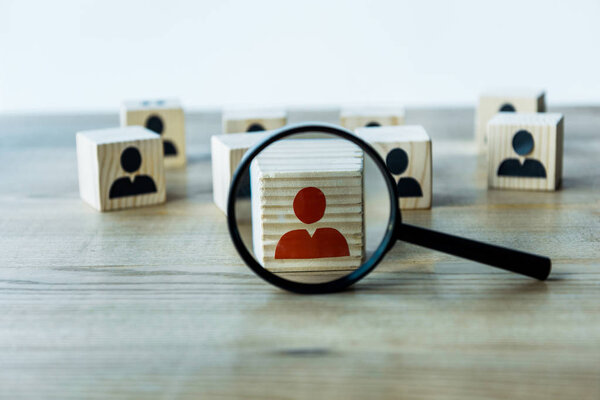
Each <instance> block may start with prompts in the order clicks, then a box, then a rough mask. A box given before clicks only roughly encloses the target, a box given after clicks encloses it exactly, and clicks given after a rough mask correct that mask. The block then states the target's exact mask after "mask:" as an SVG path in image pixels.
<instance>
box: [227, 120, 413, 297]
mask: <svg viewBox="0 0 600 400" xmlns="http://www.w3.org/2000/svg"><path fill="white" fill-rule="evenodd" d="M308 132H311V133H314V132H317V133H326V134H331V135H334V136H338V137H341V138H343V139H346V140H349V141H351V142H353V143H354V144H356V145H357V146H359V147H360V148H361V149H362V150H363V151H364V152H365V153H367V155H369V156H370V157H371V159H372V160H373V161H374V162H375V164H376V165H377V167H378V168H379V170H380V172H381V173H382V175H383V177H384V180H385V182H386V185H387V188H388V194H389V196H390V208H391V210H390V217H389V220H388V225H387V228H386V233H385V235H384V238H383V240H382V241H381V243H380V244H379V246H378V247H377V249H376V250H375V252H374V253H373V256H372V257H371V258H369V259H368V260H367V261H366V262H364V263H363V264H361V266H360V267H358V268H357V269H356V270H354V271H353V272H351V273H349V274H348V275H344V276H343V277H341V278H337V279H335V280H333V281H329V282H322V283H303V282H295V281H291V280H288V279H284V278H282V277H280V276H279V275H277V274H275V273H273V272H270V271H268V270H267V269H265V268H264V267H263V266H262V265H260V264H259V263H258V261H257V260H256V259H255V258H254V256H253V255H252V254H251V253H250V251H249V250H248V249H247V248H246V246H245V244H244V242H243V240H242V237H241V235H240V232H239V230H238V228H237V222H236V218H235V202H236V195H235V193H237V191H238V187H239V186H240V184H241V182H242V176H243V173H244V171H246V170H248V171H250V163H251V162H252V160H253V159H254V158H255V157H256V156H257V155H258V154H259V153H260V152H261V151H262V150H264V149H265V148H266V147H267V146H269V145H271V144H272V143H274V142H276V141H278V140H281V139H283V138H285V137H288V136H292V135H297V134H301V133H308ZM397 190H398V189H397V187H396V183H395V181H394V178H393V177H392V175H391V174H390V173H389V171H388V169H387V167H386V165H385V162H384V161H383V159H382V158H381V157H380V156H379V154H378V153H377V151H375V149H373V147H371V145H369V144H368V143H367V142H365V141H364V140H362V139H360V138H359V137H357V136H355V135H354V134H353V133H352V132H351V131H349V130H347V129H345V128H342V127H340V126H337V125H332V124H326V123H320V122H306V123H300V124H295V125H288V126H285V127H283V128H280V129H278V130H275V131H274V132H273V134H271V135H270V136H268V137H266V138H265V139H263V140H262V141H261V142H259V143H257V144H256V145H255V146H254V147H252V148H251V149H250V150H248V151H247V152H246V154H245V155H244V157H243V158H242V161H241V162H240V164H239V166H238V168H237V169H236V171H235V173H234V175H233V179H232V182H231V186H230V188H229V197H228V200H227V225H228V227H229V235H230V236H231V240H232V241H233V244H234V246H235V248H236V250H237V251H238V253H239V254H240V256H241V257H242V259H243V260H244V262H245V263H246V265H248V267H249V268H250V269H251V270H252V271H253V272H254V273H255V274H256V275H258V276H260V277H261V278H262V279H264V280H265V281H267V282H268V283H270V284H272V285H275V286H277V287H279V288H281V289H284V290H288V291H290V292H294V293H303V294H318V293H332V292H338V291H341V290H343V289H345V288H347V287H349V286H351V285H353V284H355V283H356V282H358V281H359V280H361V279H362V278H364V277H365V276H367V275H368V274H369V273H370V272H371V271H372V270H373V269H375V267H376V266H377V264H379V262H380V261H381V260H382V259H383V257H384V256H385V254H386V253H387V252H388V251H389V249H391V248H392V246H393V245H394V243H395V242H396V235H395V229H396V227H397V226H398V225H399V224H400V223H401V221H402V220H401V218H402V217H401V213H400V208H399V204H398V193H397Z"/></svg>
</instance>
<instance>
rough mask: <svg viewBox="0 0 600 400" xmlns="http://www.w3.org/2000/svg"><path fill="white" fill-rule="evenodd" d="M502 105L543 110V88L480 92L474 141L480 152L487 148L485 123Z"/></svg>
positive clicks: (525, 109) (519, 108) (521, 110)
mask: <svg viewBox="0 0 600 400" xmlns="http://www.w3.org/2000/svg"><path fill="white" fill-rule="evenodd" d="M503 106H510V107H512V108H513V109H514V111H515V112H528V113H533V112H544V111H546V94H545V92H544V91H543V90H533V89H502V90H490V91H487V92H485V93H482V94H481V95H480V96H479V105H478V107H477V113H476V116H475V141H476V142H477V148H478V149H479V150H480V151H482V152H485V151H486V150H487V124H488V122H489V121H490V119H492V117H493V116H494V115H496V114H497V113H498V112H500V111H501V109H502V107H503Z"/></svg>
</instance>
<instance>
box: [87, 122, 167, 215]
mask: <svg viewBox="0 0 600 400" xmlns="http://www.w3.org/2000/svg"><path fill="white" fill-rule="evenodd" d="M76 141H77V170H78V175H79V193H80V196H81V198H82V199H83V200H84V201H85V202H87V203H88V204H89V205H91V206H92V207H94V208H95V209H97V210H99V211H107V210H116V209H120V208H132V207H139V206H146V205H151V204H159V203H164V202H165V199H166V193H165V173H164V161H163V160H164V156H163V146H162V141H161V138H160V136H159V135H157V134H156V133H154V132H152V131H150V130H148V129H146V128H143V127H139V126H132V127H126V128H114V129H101V130H92V131H82V132H78V133H77V136H76Z"/></svg>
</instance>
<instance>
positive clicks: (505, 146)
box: [487, 113, 564, 190]
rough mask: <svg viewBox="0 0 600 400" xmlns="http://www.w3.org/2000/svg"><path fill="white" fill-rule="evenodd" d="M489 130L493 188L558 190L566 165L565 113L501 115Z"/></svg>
mask: <svg viewBox="0 0 600 400" xmlns="http://www.w3.org/2000/svg"><path fill="white" fill-rule="evenodd" d="M487 129H488V186H489V187H490V188H499V189H523V190H556V189H558V187H559V186H560V183H561V180H562V164H563V162H562V160H563V136H564V117H563V115H562V114H558V113H519V114H512V113H500V114H498V115H496V116H495V117H494V118H492V119H491V120H490V122H489V123H488V127H487Z"/></svg>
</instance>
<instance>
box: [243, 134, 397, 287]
mask: <svg viewBox="0 0 600 400" xmlns="http://www.w3.org/2000/svg"><path fill="white" fill-rule="evenodd" d="M244 175H245V176H243V178H244V179H248V178H249V180H250V196H249V198H248V193H247V188H246V189H244V186H242V187H241V190H239V191H238V195H237V196H236V199H235V200H236V204H235V205H236V222H237V225H238V229H239V231H240V233H241V236H242V238H243V241H244V244H245V245H246V247H247V248H248V250H249V251H250V253H251V254H253V256H254V258H255V259H256V261H257V262H258V263H259V264H260V265H262V266H263V267H264V268H266V269H268V270H269V271H271V272H274V273H277V274H278V275H281V276H282V277H285V278H286V279H289V280H294V281H300V282H307V283H317V282H326V281H330V280H333V279H337V278H340V277H342V276H344V275H346V274H348V273H350V272H352V271H354V270H355V269H357V268H358V267H360V265H362V263H363V262H364V261H365V259H366V258H367V257H368V256H370V254H371V252H372V251H373V250H374V249H375V248H377V246H379V244H380V243H381V241H382V239H383V236H384V235H385V230H386V226H387V222H388V219H389V213H390V201H389V197H388V193H387V188H386V185H385V180H384V178H383V176H382V175H381V173H379V170H378V169H377V167H376V166H375V164H374V162H373V161H372V160H370V159H369V157H368V156H365V154H364V152H363V150H362V149H361V148H360V147H359V146H357V145H355V144H354V143H352V142H350V141H347V140H344V139H340V138H337V137H336V136H329V137H323V135H321V136H320V137H319V138H315V135H314V134H310V133H309V134H303V135H294V136H291V137H289V138H285V139H283V140H279V141H277V142H275V143H273V144H271V145H270V146H268V147H267V148H265V149H264V150H263V151H261V152H260V153H259V154H258V155H257V156H256V157H255V158H254V160H253V161H252V163H251V167H250V170H249V171H244ZM244 190H245V192H244ZM366 190H368V193H367V191H366Z"/></svg>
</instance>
